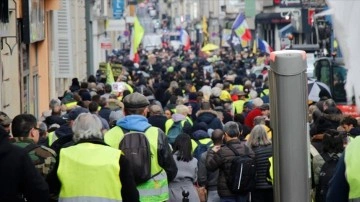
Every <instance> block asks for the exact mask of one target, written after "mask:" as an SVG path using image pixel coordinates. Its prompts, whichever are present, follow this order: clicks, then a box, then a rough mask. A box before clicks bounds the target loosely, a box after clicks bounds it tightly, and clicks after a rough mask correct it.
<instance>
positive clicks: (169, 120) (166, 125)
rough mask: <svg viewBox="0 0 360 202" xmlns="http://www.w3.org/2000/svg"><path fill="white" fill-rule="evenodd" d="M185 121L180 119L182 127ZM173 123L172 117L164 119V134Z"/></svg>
mask: <svg viewBox="0 0 360 202" xmlns="http://www.w3.org/2000/svg"><path fill="white" fill-rule="evenodd" d="M185 121H186V120H182V121H181V127H184V125H185ZM173 124H174V120H173V119H168V120H166V122H165V134H166V135H168V133H169V130H170V128H171V126H172V125H173Z"/></svg>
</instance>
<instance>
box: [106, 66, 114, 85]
mask: <svg viewBox="0 0 360 202" xmlns="http://www.w3.org/2000/svg"><path fill="white" fill-rule="evenodd" d="M114 82H115V80H114V75H113V72H112V68H111V65H110V63H109V62H108V63H106V84H110V85H111V84H112V83H114Z"/></svg>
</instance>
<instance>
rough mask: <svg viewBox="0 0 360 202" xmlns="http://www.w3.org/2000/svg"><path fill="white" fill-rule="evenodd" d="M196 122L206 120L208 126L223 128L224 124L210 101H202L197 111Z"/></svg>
mask: <svg viewBox="0 0 360 202" xmlns="http://www.w3.org/2000/svg"><path fill="white" fill-rule="evenodd" d="M196 117H197V118H196V123H200V122H205V123H206V124H207V125H208V128H211V129H213V130H215V129H222V128H223V125H222V123H221V121H220V119H219V118H218V117H217V113H216V111H214V110H212V109H211V105H210V102H202V103H201V109H200V110H199V111H198V112H197V113H196Z"/></svg>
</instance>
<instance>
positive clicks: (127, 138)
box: [119, 129, 152, 185]
mask: <svg viewBox="0 0 360 202" xmlns="http://www.w3.org/2000/svg"><path fill="white" fill-rule="evenodd" d="M123 131H124V129H123ZM124 133H125V131H124ZM119 149H120V150H121V151H122V152H123V153H124V155H125V158H126V159H127V160H128V162H129V163H130V166H131V167H130V168H131V170H132V172H133V176H134V179H135V183H136V184H137V185H139V184H141V183H144V182H146V181H148V180H149V179H150V178H151V177H152V176H151V151H150V144H149V141H148V139H147V137H146V136H145V133H143V132H139V131H130V132H126V133H125V134H124V138H123V139H122V140H121V142H120V145H119Z"/></svg>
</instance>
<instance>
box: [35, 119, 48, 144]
mask: <svg viewBox="0 0 360 202" xmlns="http://www.w3.org/2000/svg"><path fill="white" fill-rule="evenodd" d="M47 135H48V127H47V125H46V124H45V123H44V122H39V141H38V143H37V144H38V145H46V138H47Z"/></svg>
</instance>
